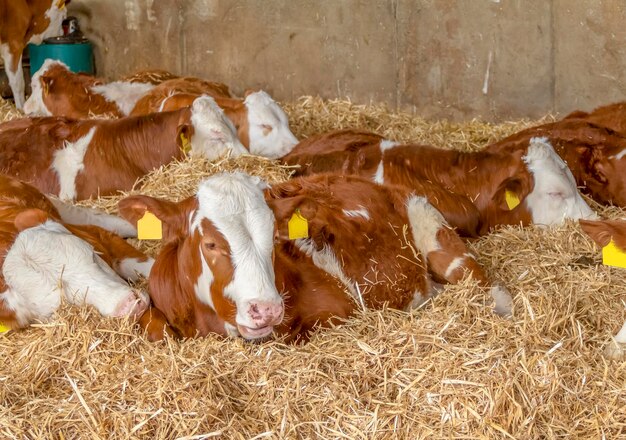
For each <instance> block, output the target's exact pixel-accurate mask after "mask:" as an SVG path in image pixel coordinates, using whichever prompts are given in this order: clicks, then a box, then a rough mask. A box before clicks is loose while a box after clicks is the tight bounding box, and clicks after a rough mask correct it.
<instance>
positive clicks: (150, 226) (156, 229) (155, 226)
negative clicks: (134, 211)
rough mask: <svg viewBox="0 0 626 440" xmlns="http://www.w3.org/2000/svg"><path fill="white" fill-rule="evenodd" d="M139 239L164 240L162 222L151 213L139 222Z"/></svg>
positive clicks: (148, 212)
mask: <svg viewBox="0 0 626 440" xmlns="http://www.w3.org/2000/svg"><path fill="white" fill-rule="evenodd" d="M137 238H138V239H139V240H161V239H162V238H163V226H162V224H161V220H159V219H158V218H157V216H156V215H154V214H153V213H151V212H150V211H146V213H145V214H144V215H143V217H141V218H140V219H139V220H138V221H137Z"/></svg>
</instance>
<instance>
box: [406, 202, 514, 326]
mask: <svg viewBox="0 0 626 440" xmlns="http://www.w3.org/2000/svg"><path fill="white" fill-rule="evenodd" d="M407 213H408V217H409V224H410V226H411V232H412V234H413V240H414V243H415V245H416V246H417V249H418V250H419V251H420V253H421V254H422V255H424V256H425V258H426V262H427V264H428V271H429V272H430V274H431V275H432V277H433V278H434V280H435V281H437V282H445V283H452V284H455V283H458V282H459V281H460V280H461V279H462V278H463V277H464V276H465V272H466V271H467V272H469V273H470V275H471V276H472V277H473V278H474V279H475V280H477V281H478V283H479V284H480V285H481V286H484V287H486V288H489V291H490V294H491V296H492V298H493V299H494V301H495V312H496V313H498V314H499V315H510V313H511V303H512V301H511V295H510V294H509V292H508V291H507V290H506V288H504V287H503V286H500V285H492V284H491V283H490V281H489V279H488V278H487V276H486V274H485V272H484V270H483V268H482V267H481V266H480V265H479V264H478V262H477V261H476V259H475V258H474V256H473V255H472V254H470V253H469V252H468V250H467V248H466V247H465V244H464V243H463V241H462V240H461V239H460V237H459V236H458V235H457V234H456V233H455V232H454V230H452V229H451V228H450V227H449V226H448V225H447V224H446V221H445V219H444V218H443V216H442V215H441V213H440V212H439V211H437V210H436V209H435V208H434V207H433V206H432V205H431V204H430V203H428V201H427V200H426V199H425V198H424V197H417V196H412V197H410V198H409V200H408V203H407Z"/></svg>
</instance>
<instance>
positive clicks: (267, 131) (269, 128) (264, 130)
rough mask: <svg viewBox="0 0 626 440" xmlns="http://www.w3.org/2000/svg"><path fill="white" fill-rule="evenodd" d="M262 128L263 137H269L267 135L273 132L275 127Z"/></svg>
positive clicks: (265, 125)
mask: <svg viewBox="0 0 626 440" xmlns="http://www.w3.org/2000/svg"><path fill="white" fill-rule="evenodd" d="M261 128H262V129H263V135H264V136H267V134H268V133H269V132H270V131H272V129H273V128H274V127H272V126H271V125H267V124H261Z"/></svg>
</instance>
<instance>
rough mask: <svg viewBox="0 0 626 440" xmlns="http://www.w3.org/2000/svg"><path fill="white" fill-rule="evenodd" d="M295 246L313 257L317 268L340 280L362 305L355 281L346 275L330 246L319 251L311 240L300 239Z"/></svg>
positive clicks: (325, 246)
mask: <svg viewBox="0 0 626 440" xmlns="http://www.w3.org/2000/svg"><path fill="white" fill-rule="evenodd" d="M295 244H296V246H297V247H298V249H300V250H301V251H302V252H304V253H305V254H306V255H308V256H309V257H311V259H312V260H313V264H315V266H316V267H319V268H320V269H322V270H323V271H325V272H326V273H328V274H329V275H332V276H333V277H335V278H336V279H338V280H339V281H340V282H341V284H343V286H344V288H345V289H346V290H347V291H348V292H350V295H352V297H353V298H354V300H355V301H356V302H357V303H360V300H359V292H357V290H356V288H355V283H354V281H353V280H351V279H350V278H349V277H348V276H347V275H346V274H345V272H344V271H343V268H342V267H341V264H340V263H339V260H338V259H337V256H336V255H335V253H334V252H333V250H332V248H331V247H330V246H328V245H324V247H323V248H322V250H321V251H318V250H317V249H316V246H315V243H313V241H312V240H311V239H310V238H300V239H298V240H296V241H295Z"/></svg>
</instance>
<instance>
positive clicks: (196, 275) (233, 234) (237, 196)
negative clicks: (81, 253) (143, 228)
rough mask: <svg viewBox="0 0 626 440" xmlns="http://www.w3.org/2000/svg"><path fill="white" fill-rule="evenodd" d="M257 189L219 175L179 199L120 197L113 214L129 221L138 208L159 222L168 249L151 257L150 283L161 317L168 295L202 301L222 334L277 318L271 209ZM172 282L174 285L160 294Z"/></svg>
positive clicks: (262, 330)
mask: <svg viewBox="0 0 626 440" xmlns="http://www.w3.org/2000/svg"><path fill="white" fill-rule="evenodd" d="M263 187H264V185H263V184H262V183H261V181H260V180H259V179H258V178H253V177H250V176H247V175H244V174H242V173H234V174H221V175H216V176H212V177H209V178H208V179H207V180H205V181H204V182H203V183H202V184H201V185H200V188H199V190H198V193H197V195H196V196H195V197H192V198H190V199H187V200H184V201H182V202H179V203H172V202H167V201H163V200H158V199H154V198H151V197H147V196H133V197H128V198H126V199H124V200H122V201H121V202H120V205H119V208H120V213H121V214H122V215H123V216H124V217H126V218H127V219H129V220H130V221H132V222H136V221H137V220H138V219H140V218H141V217H143V215H144V214H145V212H146V211H150V212H152V213H153V214H154V215H156V216H157V217H158V218H159V219H161V221H162V222H163V227H164V229H163V231H164V240H166V241H167V247H168V250H167V252H165V251H164V252H162V253H161V254H160V255H159V257H157V259H156V263H155V266H154V268H153V270H152V272H151V274H150V287H151V292H152V295H153V299H154V302H155V305H156V306H157V307H158V308H159V309H161V311H163V312H164V313H165V314H166V315H167V314H168V310H170V309H172V307H171V305H172V301H176V299H174V298H172V295H179V296H180V297H185V298H186V300H188V299H189V298H190V297H192V298H193V299H194V300H195V299H197V300H198V301H200V302H201V303H202V304H205V305H208V306H209V307H210V308H211V309H213V310H214V311H215V312H216V314H217V315H218V316H219V317H220V318H221V319H223V320H224V321H225V322H226V324H225V327H226V330H227V332H228V333H230V334H233V335H237V334H240V335H241V336H243V337H244V338H246V339H257V338H262V337H265V336H267V335H269V334H270V333H271V332H272V330H273V327H274V326H276V325H278V324H279V323H280V322H281V321H282V319H283V313H284V312H283V310H284V308H283V300H282V297H281V296H280V295H279V293H278V291H277V290H276V286H275V278H274V271H273V267H272V260H273V245H274V215H273V214H272V212H271V211H270V209H269V207H268V206H267V204H266V203H265V200H264V199H263V192H262V189H263ZM172 283H174V284H175V285H176V286H179V287H177V288H179V289H180V291H179V292H178V293H172V292H164V291H163V290H164V288H163V286H166V285H170V284H172ZM167 318H168V321H170V322H172V323H174V322H175V321H176V319H177V318H176V317H173V316H169V315H168V316H167Z"/></svg>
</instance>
